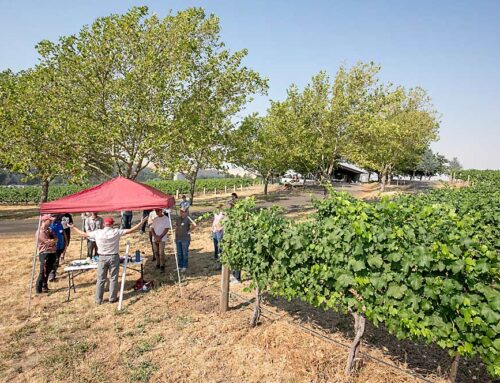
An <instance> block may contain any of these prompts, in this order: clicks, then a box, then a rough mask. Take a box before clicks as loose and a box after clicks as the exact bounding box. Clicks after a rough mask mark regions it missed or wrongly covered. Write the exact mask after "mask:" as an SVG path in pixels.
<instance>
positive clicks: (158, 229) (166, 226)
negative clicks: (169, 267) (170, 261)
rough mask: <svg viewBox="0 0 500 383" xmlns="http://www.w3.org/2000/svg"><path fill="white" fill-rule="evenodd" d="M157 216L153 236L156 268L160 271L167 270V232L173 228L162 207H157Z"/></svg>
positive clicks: (152, 224) (154, 221) (152, 226)
mask: <svg viewBox="0 0 500 383" xmlns="http://www.w3.org/2000/svg"><path fill="white" fill-rule="evenodd" d="M155 213H156V217H155V218H154V219H153V222H152V223H151V226H150V228H149V229H150V230H151V238H152V240H153V254H154V257H155V258H156V268H159V269H160V273H164V272H165V244H166V243H167V241H168V237H167V233H168V231H169V230H170V229H171V226H170V219H169V218H168V217H167V216H166V215H164V214H163V210H162V209H155Z"/></svg>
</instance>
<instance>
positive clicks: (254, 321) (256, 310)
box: [250, 286, 262, 327]
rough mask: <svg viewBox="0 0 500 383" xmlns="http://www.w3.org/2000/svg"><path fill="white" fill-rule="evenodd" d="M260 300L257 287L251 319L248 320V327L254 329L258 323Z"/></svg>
mask: <svg viewBox="0 0 500 383" xmlns="http://www.w3.org/2000/svg"><path fill="white" fill-rule="evenodd" d="M261 300H262V296H261V294H260V288H259V286H257V287H256V288H255V305H254V309H253V313H252V317H251V318H250V326H252V327H256V326H257V324H258V323H259V318H260V313H261V310H260V302H261Z"/></svg>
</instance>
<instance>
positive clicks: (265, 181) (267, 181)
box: [264, 178, 269, 195]
mask: <svg viewBox="0 0 500 383" xmlns="http://www.w3.org/2000/svg"><path fill="white" fill-rule="evenodd" d="M268 184H269V178H265V179H264V195H267V186H268Z"/></svg>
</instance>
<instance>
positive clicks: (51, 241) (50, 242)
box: [35, 214, 57, 294]
mask: <svg viewBox="0 0 500 383" xmlns="http://www.w3.org/2000/svg"><path fill="white" fill-rule="evenodd" d="M53 220H54V218H53V217H52V216H51V215H50V214H44V215H42V216H41V217H40V227H39V228H38V231H37V237H38V259H39V261H40V273H39V274H38V279H37V281H36V288H35V292H36V294H41V293H48V292H49V287H48V284H47V280H48V277H49V274H50V272H51V271H52V267H54V262H55V261H56V246H57V238H56V236H55V234H54V233H53V232H52V230H51V228H50V224H51V223H52V221H53Z"/></svg>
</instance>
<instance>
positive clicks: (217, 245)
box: [212, 232, 223, 260]
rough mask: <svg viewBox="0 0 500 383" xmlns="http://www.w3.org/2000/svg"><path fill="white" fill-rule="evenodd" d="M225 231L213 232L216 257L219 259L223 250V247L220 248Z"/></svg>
mask: <svg viewBox="0 0 500 383" xmlns="http://www.w3.org/2000/svg"><path fill="white" fill-rule="evenodd" d="M222 236H223V233H221V232H215V233H212V238H213V240H214V258H215V259H217V260H218V259H219V254H220V253H221V252H222V249H221V248H220V241H221V240H222Z"/></svg>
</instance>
